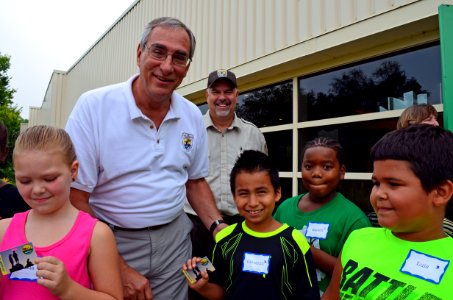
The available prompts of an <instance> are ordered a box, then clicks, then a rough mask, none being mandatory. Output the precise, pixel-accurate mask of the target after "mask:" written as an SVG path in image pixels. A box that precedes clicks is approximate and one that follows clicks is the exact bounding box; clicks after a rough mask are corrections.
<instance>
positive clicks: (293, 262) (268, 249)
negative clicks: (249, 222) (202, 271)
mask: <svg viewBox="0 0 453 300" xmlns="http://www.w3.org/2000/svg"><path fill="white" fill-rule="evenodd" d="M216 242H217V243H216V246H215V248H214V252H213V261H212V263H213V265H214V267H215V268H216V270H215V271H214V273H213V274H211V275H210V281H212V282H215V283H217V284H219V285H221V286H223V287H224V288H225V290H226V294H225V299H235V300H238V299H272V300H277V299H319V290H318V285H317V281H316V273H315V267H314V263H313V258H312V256H311V252H310V246H309V244H308V243H307V241H306V239H305V237H304V236H303V235H302V234H301V233H300V232H299V231H297V230H296V229H294V228H292V227H289V226H288V225H286V224H284V225H282V226H281V227H280V228H279V229H277V230H275V231H273V232H266V233H262V232H254V231H252V230H251V229H249V228H248V227H247V226H246V224H245V222H243V223H242V224H233V225H231V226H229V227H227V228H225V229H223V230H222V231H220V232H219V233H218V234H217V236H216Z"/></svg>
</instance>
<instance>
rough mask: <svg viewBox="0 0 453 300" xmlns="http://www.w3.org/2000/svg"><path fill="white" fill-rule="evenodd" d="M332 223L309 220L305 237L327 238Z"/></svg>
mask: <svg viewBox="0 0 453 300" xmlns="http://www.w3.org/2000/svg"><path fill="white" fill-rule="evenodd" d="M329 226H330V224H326V223H314V222H309V223H308V227H307V233H306V234H305V237H308V238H316V239H320V240H325V239H326V238H327V233H328V232H329Z"/></svg>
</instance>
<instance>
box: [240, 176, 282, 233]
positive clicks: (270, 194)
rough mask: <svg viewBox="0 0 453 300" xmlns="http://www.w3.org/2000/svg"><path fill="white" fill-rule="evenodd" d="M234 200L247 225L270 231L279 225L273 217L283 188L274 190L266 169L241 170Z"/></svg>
mask: <svg viewBox="0 0 453 300" xmlns="http://www.w3.org/2000/svg"><path fill="white" fill-rule="evenodd" d="M235 180H236V187H235V191H234V201H235V202H236V206H237V208H238V211H239V213H240V214H241V216H243V217H244V218H245V222H246V224H247V227H249V228H250V229H252V230H254V231H257V232H270V231H273V230H275V229H277V228H278V227H279V225H280V224H279V223H278V222H277V221H275V220H274V219H273V217H272V213H273V212H274V208H275V203H276V202H278V201H279V200H280V198H281V190H280V188H278V190H274V187H273V186H272V182H271V178H270V176H269V174H268V172H266V171H258V172H252V173H249V172H244V171H242V172H240V173H238V174H237V176H236V179H235Z"/></svg>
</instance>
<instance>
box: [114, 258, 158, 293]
mask: <svg viewBox="0 0 453 300" xmlns="http://www.w3.org/2000/svg"><path fill="white" fill-rule="evenodd" d="M121 265H122V266H121V280H122V282H123V295H124V299H125V300H152V299H153V294H152V292H151V288H150V287H149V280H148V279H147V278H146V277H144V276H143V275H142V274H140V273H139V272H137V271H136V270H135V269H133V268H131V267H129V265H127V264H126V263H125V262H124V260H122V263H121Z"/></svg>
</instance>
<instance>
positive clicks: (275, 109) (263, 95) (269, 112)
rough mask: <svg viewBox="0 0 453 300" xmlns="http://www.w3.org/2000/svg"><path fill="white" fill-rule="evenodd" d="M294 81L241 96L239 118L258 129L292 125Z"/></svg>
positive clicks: (238, 106) (238, 105) (237, 109)
mask: <svg viewBox="0 0 453 300" xmlns="http://www.w3.org/2000/svg"><path fill="white" fill-rule="evenodd" d="M292 96H293V84H292V81H288V82H283V83H278V84H275V85H271V86H267V87H263V88H260V89H257V90H253V91H249V92H246V93H243V94H240V95H239V97H238V103H237V106H236V113H237V114H238V116H239V117H241V118H243V119H245V120H247V121H250V122H252V123H253V124H255V125H256V126H258V127H265V126H274V125H281V124H288V123H292V116H293V109H292V103H293V101H292Z"/></svg>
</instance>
